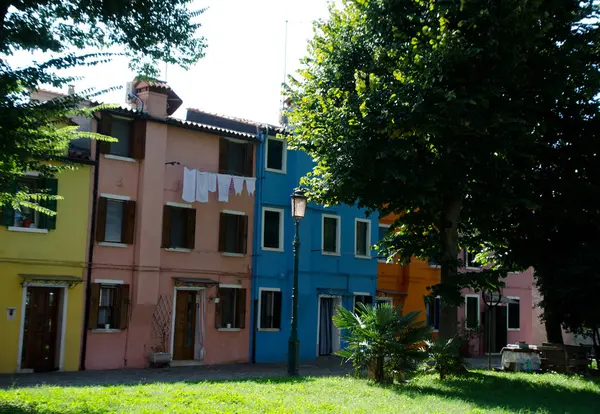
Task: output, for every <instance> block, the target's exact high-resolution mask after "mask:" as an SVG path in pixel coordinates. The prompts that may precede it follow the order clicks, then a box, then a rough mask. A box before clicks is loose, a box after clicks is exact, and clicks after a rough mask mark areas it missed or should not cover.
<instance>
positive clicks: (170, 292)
mask: <svg viewBox="0 0 600 414" xmlns="http://www.w3.org/2000/svg"><path fill="white" fill-rule="evenodd" d="M133 91H134V93H135V95H136V99H135V101H134V104H135V108H134V109H127V108H122V109H116V110H111V111H103V112H102V113H101V114H99V122H98V127H99V128H98V130H99V131H100V132H101V133H103V134H106V135H111V136H113V137H116V138H118V139H119V142H117V143H102V144H100V145H98V147H97V150H98V153H97V154H96V153H94V156H96V158H97V159H98V170H97V172H98V174H97V181H98V182H97V187H96V190H95V191H93V193H94V201H95V208H94V211H93V216H94V217H95V222H94V224H93V226H92V227H94V241H93V243H94V244H93V257H92V262H93V266H92V273H91V275H90V282H91V283H90V285H89V291H88V292H87V296H88V299H89V300H88V302H87V303H88V311H87V319H86V329H85V336H86V339H85V340H86V348H85V367H86V369H115V368H126V367H144V366H147V365H148V364H149V363H150V362H151V361H152V355H154V354H155V353H159V352H166V353H170V354H171V358H172V362H171V364H172V365H196V364H220V363H233V362H245V361H247V360H248V346H249V338H250V333H249V329H250V324H249V320H250V312H249V309H250V277H251V273H250V265H251V255H252V251H253V245H252V237H251V236H250V235H251V234H252V233H253V225H254V191H253V188H252V187H253V186H255V182H254V159H255V148H256V140H255V137H256V135H255V134H246V133H240V132H235V131H231V130H226V129H223V128H217V127H212V126H209V125H205V124H201V123H198V122H191V121H184V120H178V119H175V118H173V117H171V115H172V114H173V112H174V111H175V110H176V109H177V108H178V107H179V106H180V105H181V103H182V102H181V100H180V99H179V98H178V96H177V95H176V94H175V92H174V91H173V90H172V89H171V88H170V87H169V86H168V85H166V84H164V83H159V82H151V83H149V82H134V83H133ZM240 184H241V186H240ZM238 190H239V191H238Z"/></svg>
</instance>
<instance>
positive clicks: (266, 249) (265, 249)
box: [262, 247, 283, 253]
mask: <svg viewBox="0 0 600 414" xmlns="http://www.w3.org/2000/svg"><path fill="white" fill-rule="evenodd" d="M262 249H263V250H264V251H265V252H279V253H283V249H275V248H273V247H263V248H262Z"/></svg>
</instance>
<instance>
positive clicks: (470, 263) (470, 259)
mask: <svg viewBox="0 0 600 414" xmlns="http://www.w3.org/2000/svg"><path fill="white" fill-rule="evenodd" d="M475 256H477V253H475V252H469V251H467V250H466V249H465V267H472V268H480V267H481V264H480V263H477V262H476V261H475Z"/></svg>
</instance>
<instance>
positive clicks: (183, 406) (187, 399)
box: [0, 371, 600, 414]
mask: <svg viewBox="0 0 600 414" xmlns="http://www.w3.org/2000/svg"><path fill="white" fill-rule="evenodd" d="M109 412H110V413H165V414H166V413H221V412H230V413H234V412H235V413H263V412H264V413H290V412H307V413H310V412H313V413H326V412H332V413H340V412H344V413H370V414H371V413H372V414H375V413H466V412H468V413H483V412H485V413H488V412H489V413H514V412H521V413H529V412H532V413H567V412H568V413H598V412H600V383H599V382H595V381H591V380H587V379H582V378H579V377H575V376H563V375H558V374H542V375H532V374H515V373H512V374H511V373H488V372H484V371H474V372H472V373H470V374H469V376H468V377H464V378H454V379H452V378H451V379H448V380H446V381H444V382H440V381H439V380H437V379H436V377H434V376H432V375H427V376H419V377H416V378H415V379H413V380H411V381H410V382H409V383H408V384H405V385H399V386H389V387H382V386H377V385H374V384H373V383H371V382H369V381H366V380H362V379H354V378H350V377H329V378H299V379H288V378H281V379H273V380H244V381H220V382H197V383H186V382H179V383H155V384H147V385H141V384H140V385H119V386H91V387H52V386H39V387H34V388H13V389H9V390H0V413H15V414H19V413H52V414H55V413H56V414H58V413H88V414H89V413H109Z"/></svg>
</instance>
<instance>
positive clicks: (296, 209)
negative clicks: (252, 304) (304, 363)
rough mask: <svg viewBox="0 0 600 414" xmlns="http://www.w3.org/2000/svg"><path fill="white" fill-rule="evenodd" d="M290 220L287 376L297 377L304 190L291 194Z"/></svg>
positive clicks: (304, 206) (304, 210) (304, 205)
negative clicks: (291, 266)
mask: <svg viewBox="0 0 600 414" xmlns="http://www.w3.org/2000/svg"><path fill="white" fill-rule="evenodd" d="M291 198H292V218H293V219H294V287H293V288H292V332H291V333H290V339H289V341H288V374H289V375H290V376H296V375H298V365H299V361H298V358H299V353H300V340H299V339H298V255H299V254H300V235H299V234H298V228H299V226H300V220H302V219H303V218H304V214H305V213H306V196H305V195H304V190H302V189H300V188H299V189H296V190H294V192H293V193H292V196H291Z"/></svg>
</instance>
